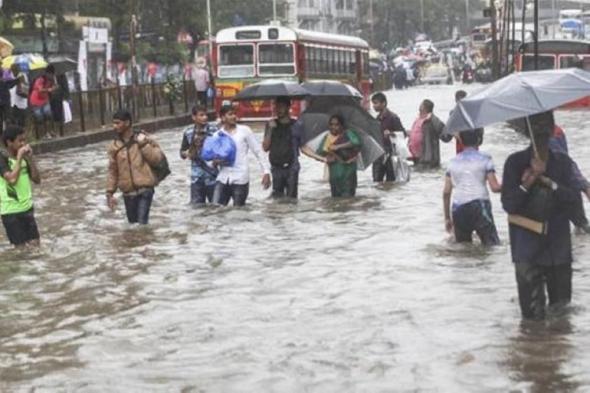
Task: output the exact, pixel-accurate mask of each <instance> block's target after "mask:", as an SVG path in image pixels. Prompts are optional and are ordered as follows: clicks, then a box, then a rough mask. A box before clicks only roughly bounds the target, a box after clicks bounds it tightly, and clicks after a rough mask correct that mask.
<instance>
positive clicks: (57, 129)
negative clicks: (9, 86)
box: [27, 80, 196, 140]
mask: <svg viewBox="0 0 590 393" xmlns="http://www.w3.org/2000/svg"><path fill="white" fill-rule="evenodd" d="M165 89H166V83H149V84H141V85H137V86H135V87H133V86H121V85H114V86H109V87H99V88H98V89H94V90H88V91H75V92H72V93H70V95H69V99H68V100H67V101H68V102H69V104H70V108H71V112H72V121H71V122H68V123H66V124H64V123H63V122H59V121H55V120H48V121H45V122H44V123H39V122H35V121H34V119H33V116H32V114H31V113H29V115H28V116H27V117H28V119H27V128H28V131H29V132H30V134H29V135H30V138H31V139H36V140H40V139H43V138H44V137H46V135H50V134H53V135H54V136H58V135H59V136H66V135H69V134H74V133H78V132H86V131H90V130H98V129H102V128H105V127H109V126H110V125H111V124H112V117H113V114H114V113H115V112H116V111H118V110H119V109H127V110H129V111H130V112H131V113H132V114H133V122H134V123H137V122H139V121H144V120H150V119H155V118H158V117H164V116H174V115H177V114H186V113H188V112H189V109H190V108H191V107H192V105H193V104H194V103H195V102H196V91H195V86H194V82H193V81H191V80H184V81H182V82H181V89H180V90H181V92H180V94H170V93H167V92H166V91H165ZM134 93H135V94H134ZM29 112H30V111H29Z"/></svg>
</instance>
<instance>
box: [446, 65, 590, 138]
mask: <svg viewBox="0 0 590 393" xmlns="http://www.w3.org/2000/svg"><path fill="white" fill-rule="evenodd" d="M588 95H590V73H589V72H586V71H583V70H581V69H578V68H567V69H561V70H545V71H527V72H519V73H515V74H511V75H508V76H506V77H504V78H502V79H500V80H498V81H496V82H494V83H492V84H491V85H489V86H487V87H486V88H484V89H482V90H480V91H479V92H477V93H476V94H473V95H472V96H470V97H467V98H464V99H462V100H461V101H459V102H458V103H457V105H456V106H455V109H454V110H453V112H452V113H451V115H450V116H449V120H448V121H447V126H446V129H445V131H444V132H445V133H457V132H460V131H465V130H472V129H475V128H479V127H484V126H487V125H489V124H493V123H498V122H503V121H508V120H512V119H516V118H519V117H524V116H530V115H534V114H536V113H541V112H545V111H549V110H553V109H555V108H558V107H560V106H562V105H565V104H567V103H569V102H572V101H575V100H578V99H580V98H583V97H586V96H588Z"/></svg>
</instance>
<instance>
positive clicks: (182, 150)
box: [180, 134, 191, 160]
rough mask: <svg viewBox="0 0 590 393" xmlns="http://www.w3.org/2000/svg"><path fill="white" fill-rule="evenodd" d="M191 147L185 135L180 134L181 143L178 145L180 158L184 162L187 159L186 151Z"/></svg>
mask: <svg viewBox="0 0 590 393" xmlns="http://www.w3.org/2000/svg"><path fill="white" fill-rule="evenodd" d="M190 147H191V145H190V143H189V141H188V138H187V135H186V134H182V143H181V144H180V158H182V159H183V160H185V159H186V158H187V157H188V149H189V148H190Z"/></svg>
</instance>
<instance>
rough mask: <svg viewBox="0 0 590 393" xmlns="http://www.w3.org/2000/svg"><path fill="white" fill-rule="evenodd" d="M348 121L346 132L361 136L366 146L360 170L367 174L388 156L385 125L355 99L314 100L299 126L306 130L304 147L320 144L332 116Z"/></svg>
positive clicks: (314, 98) (311, 100)
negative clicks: (376, 161)
mask: <svg viewBox="0 0 590 393" xmlns="http://www.w3.org/2000/svg"><path fill="white" fill-rule="evenodd" d="M335 114H339V115H341V116H342V117H343V118H344V123H345V124H344V125H345V127H346V128H350V129H353V130H355V131H357V132H358V133H359V136H360V138H361V142H362V148H361V154H360V158H359V161H358V168H359V169H360V170H363V169H365V168H367V167H368V166H370V165H371V164H372V163H373V162H375V160H377V159H378V158H379V157H381V156H383V154H385V150H383V136H382V135H383V134H382V133H381V125H380V124H379V122H378V121H377V120H376V119H375V118H373V117H372V116H371V115H370V114H369V113H368V112H367V111H366V110H365V109H364V108H363V107H361V106H360V105H359V103H358V101H357V100H356V99H354V98H353V97H312V98H311V99H310V100H309V103H308V105H307V108H306V109H305V112H303V113H302V114H301V116H299V120H298V123H299V124H300V125H301V126H302V127H303V143H304V144H306V143H307V142H310V141H312V140H314V139H315V140H316V141H317V140H318V139H317V138H318V136H319V135H320V134H322V133H324V132H325V131H326V130H327V129H328V121H329V120H330V116H331V115H335Z"/></svg>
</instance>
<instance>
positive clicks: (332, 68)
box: [330, 49, 336, 74]
mask: <svg viewBox="0 0 590 393" xmlns="http://www.w3.org/2000/svg"><path fill="white" fill-rule="evenodd" d="M335 73H336V49H330V74H335Z"/></svg>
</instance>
